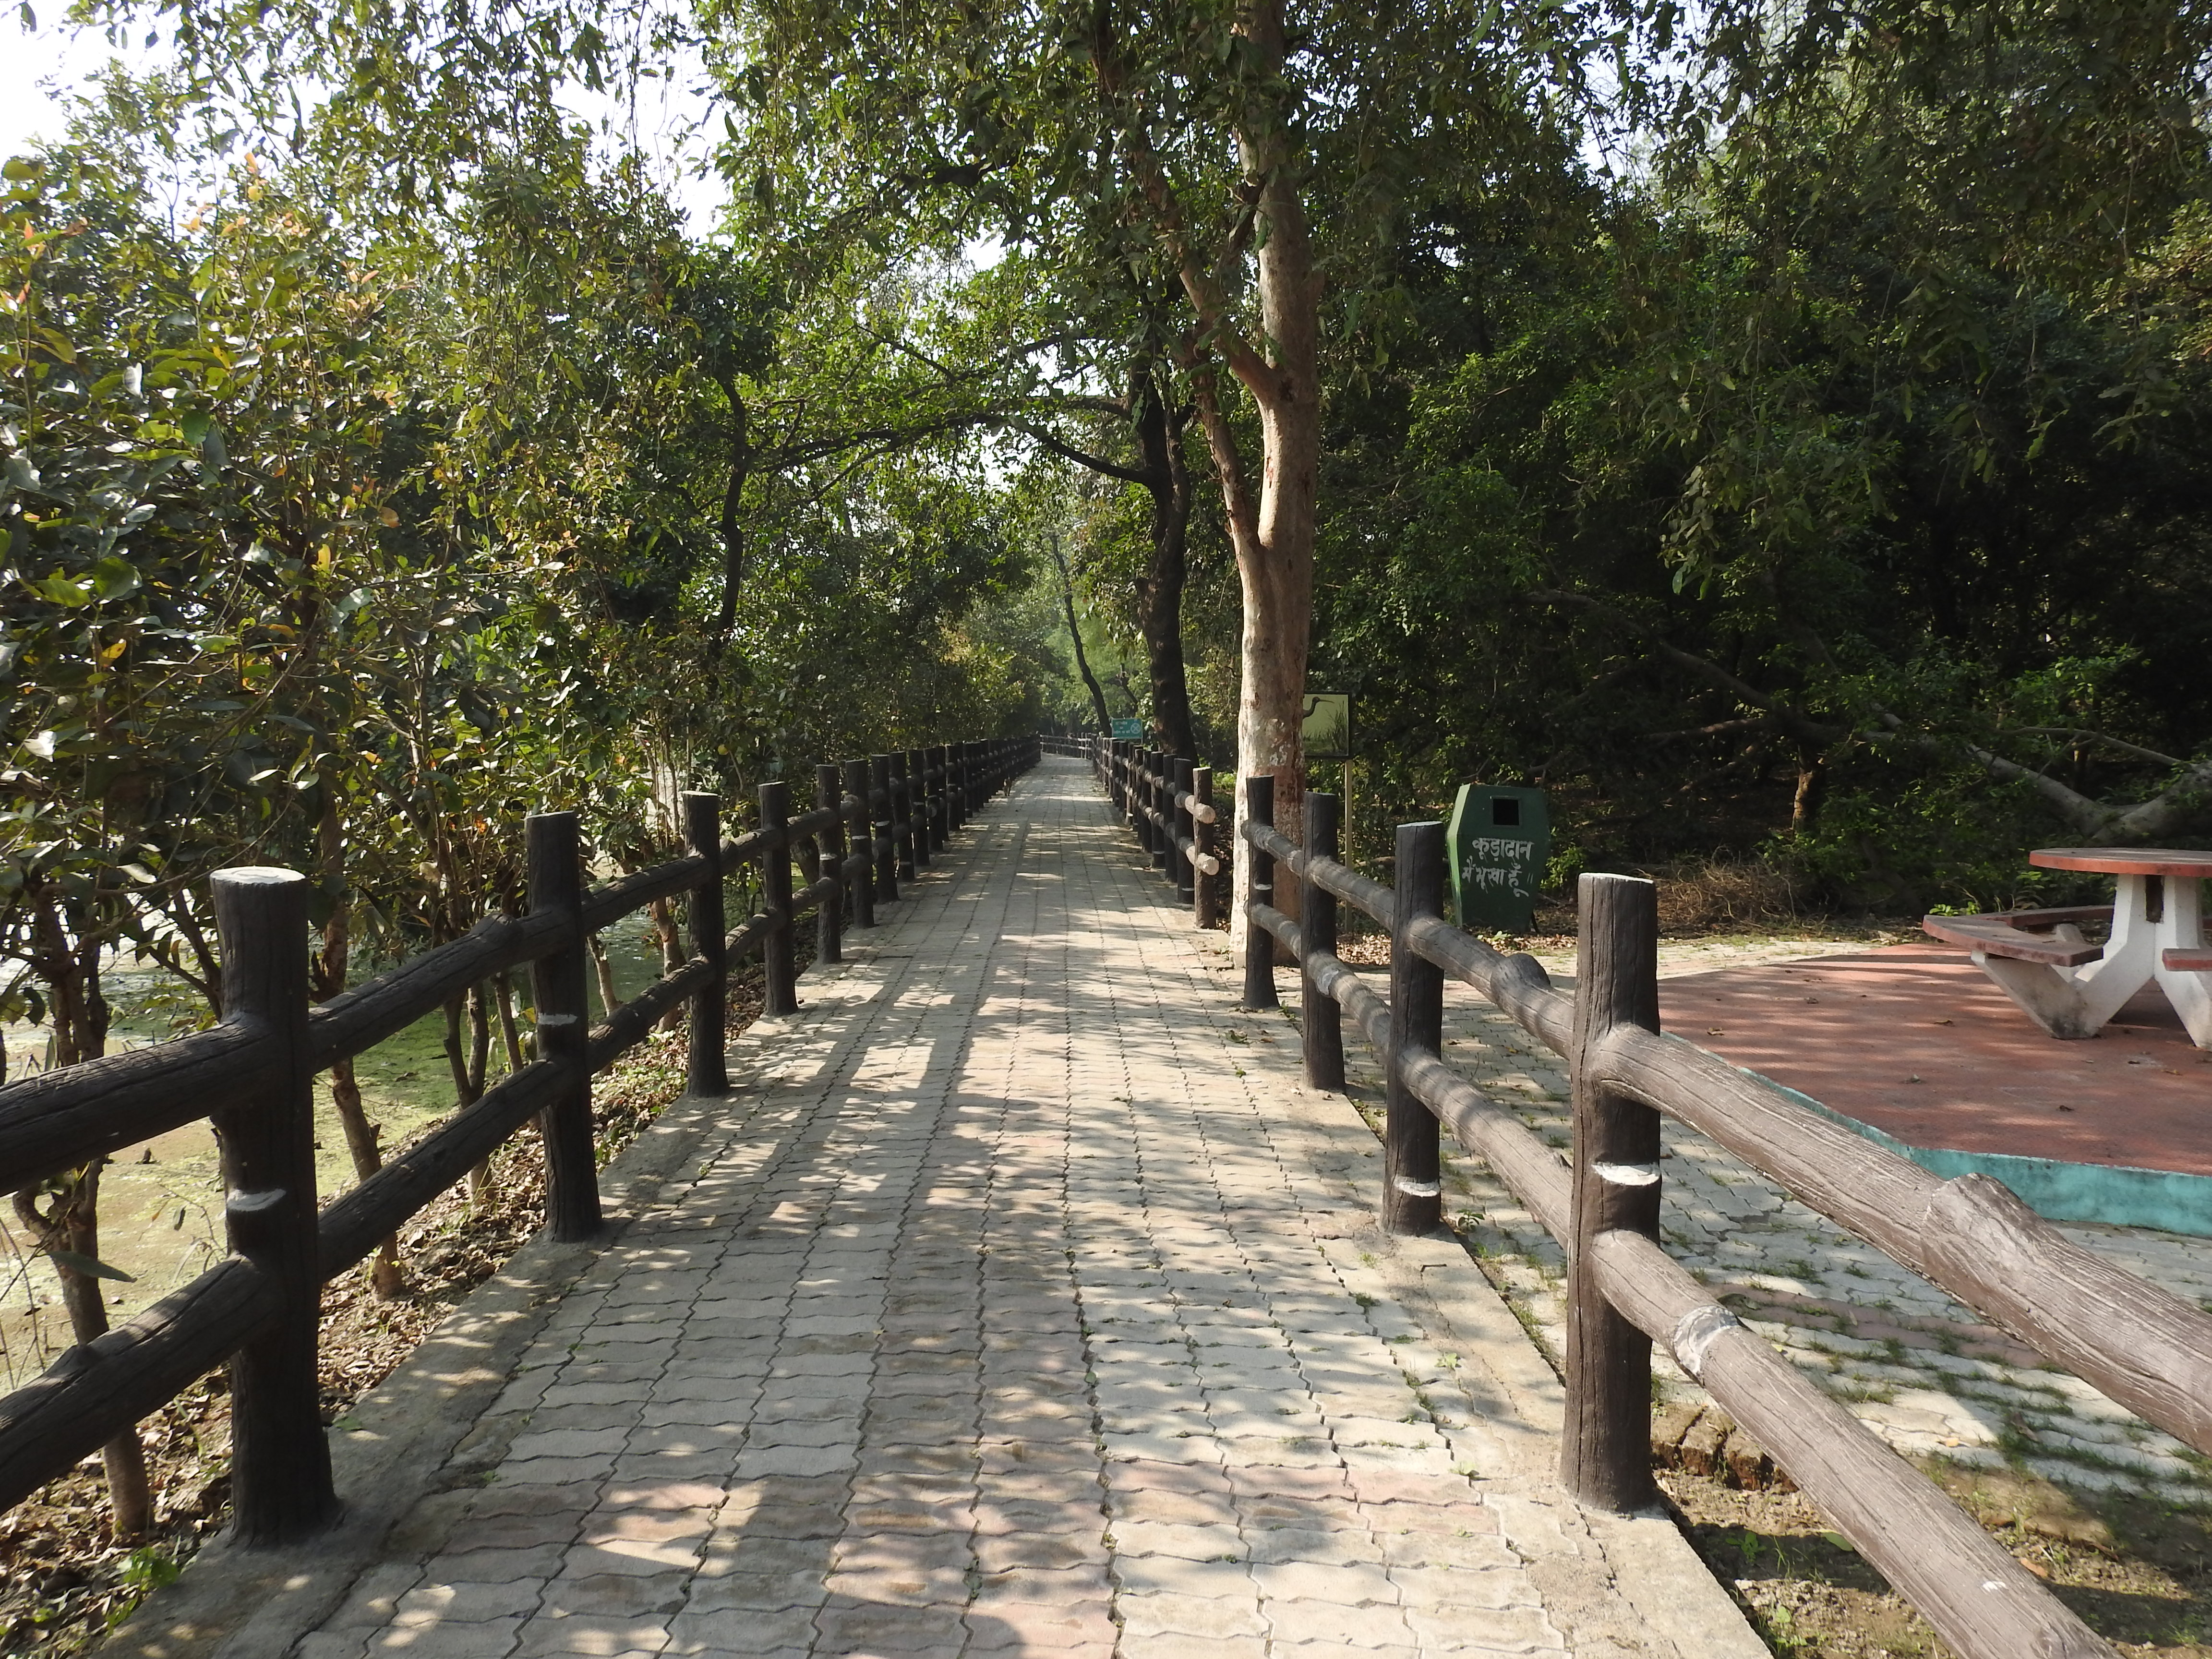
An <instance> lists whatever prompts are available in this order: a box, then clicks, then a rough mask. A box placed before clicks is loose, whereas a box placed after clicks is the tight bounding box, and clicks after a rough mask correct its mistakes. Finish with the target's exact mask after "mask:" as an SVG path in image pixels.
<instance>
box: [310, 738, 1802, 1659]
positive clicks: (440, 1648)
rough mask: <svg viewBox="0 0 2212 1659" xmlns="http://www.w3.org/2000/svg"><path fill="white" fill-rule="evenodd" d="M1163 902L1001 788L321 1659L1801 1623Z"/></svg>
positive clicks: (1413, 1642) (460, 1455)
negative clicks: (1379, 1175)
mask: <svg viewBox="0 0 2212 1659" xmlns="http://www.w3.org/2000/svg"><path fill="white" fill-rule="evenodd" d="M1166 896H1167V890H1166V889H1165V887H1164V884H1162V883H1160V882H1159V881H1158V878H1156V877H1154V876H1153V875H1152V873H1151V872H1149V871H1148V870H1144V869H1141V868H1140V867H1139V864H1138V862H1137V859H1136V856H1135V854H1134V852H1133V848H1132V847H1131V846H1130V843H1129V842H1128V840H1127V836H1125V835H1124V834H1123V833H1122V832H1121V831H1120V830H1119V829H1116V828H1115V826H1114V825H1113V824H1112V823H1109V818H1108V816H1107V813H1106V810H1105V808H1104V806H1103V803H1102V802H1101V801H1100V800H1099V799H1098V797H1097V792H1096V791H1095V789H1094V788H1093V787H1092V786H1091V782H1090V780H1089V778H1088V777H1087V775H1085V773H1084V772H1083V771H1082V770H1081V769H1079V767H1078V766H1077V765H1076V764H1075V763H1072V762H1066V761H1050V760H1048V762H1047V763H1046V764H1045V766H1044V768H1043V769H1041V770H1040V771H1038V772H1036V773H1035V774H1032V775H1030V777H1028V778H1027V779H1025V780H1024V781H1023V782H1022V783H1021V784H1020V786H1019V787H1018V788H1017V790H1016V791H1015V793H1014V794H1013V796H1012V799H1010V800H1006V801H1001V802H1000V803H998V804H997V805H994V806H993V807H992V808H991V809H990V810H989V811H987V812H986V813H985V814H983V815H982V816H981V817H979V818H978V819H977V820H976V821H975V823H972V824H971V825H970V827H969V829H968V830H967V831H966V832H964V833H963V836H962V837H961V839H960V842H959V845H958V846H957V847H956V848H953V849H952V850H951V852H950V853H948V854H943V855H940V859H939V863H938V865H937V866H936V867H935V868H934V869H933V870H932V871H930V872H928V873H927V875H925V876H924V878H922V879H921V880H920V881H919V882H917V883H915V884H913V885H912V886H911V887H910V888H908V890H907V892H906V894H905V896H904V897H903V899H902V902H901V903H899V904H898V905H896V906H894V907H891V908H890V909H889V910H888V911H887V912H886V917H887V924H888V925H886V926H884V927H880V928H878V929H877V930H875V931H874V932H873V933H861V934H858V935H856V936H855V937H854V940H853V943H852V949H851V958H852V959H851V960H850V961H848V963H846V964H845V966H844V967H842V969H832V970H829V971H828V972H827V973H826V974H817V975H811V976H810V977H809V978H808V979H807V980H806V981H804V982H803V984H802V995H803V996H804V997H805V1000H806V1006H805V1008H804V1009H803V1010H802V1012H800V1014H799V1015H798V1016H797V1017H795V1018H792V1019H789V1020H784V1021H775V1022H769V1021H763V1022H762V1023H761V1024H758V1025H757V1026H756V1027H755V1028H754V1030H752V1031H750V1032H749V1033H748V1034H747V1037H746V1039H745V1041H744V1042H743V1043H742V1044H740V1045H739V1047H738V1049H737V1050H736V1051H735V1053H734V1054H733V1056H732V1058H733V1060H734V1061H735V1062H736V1063H737V1065H738V1075H739V1076H740V1077H741V1078H742V1079H744V1082H743V1085H742V1086H741V1088H740V1090H739V1091H738V1093H737V1094H735V1095H733V1096H732V1097H731V1098H730V1099H729V1100H728V1101H726V1102H716V1103H711V1105H708V1106H707V1107H704V1108H703V1109H702V1108H699V1107H696V1106H695V1107H694V1108H693V1117H694V1121H702V1122H704V1123H705V1124H706V1126H707V1127H705V1128H704V1130H703V1131H702V1133H699V1134H698V1135H697V1138H696V1141H695V1142H694V1143H693V1146H692V1149H691V1151H690V1154H689V1156H688V1159H687V1160H686V1161H685V1162H684V1163H683V1164H682V1165H681V1167H679V1168H677V1169H674V1170H671V1172H670V1173H669V1175H668V1177H667V1178H666V1179H665V1180H664V1181H662V1182H660V1183H659V1188H658V1196H657V1197H655V1198H653V1200H652V1201H651V1202H649V1203H646V1204H642V1205H640V1206H636V1212H635V1214H634V1215H633V1217H632V1218H631V1219H630V1220H629V1223H628V1224H627V1226H626V1228H625V1230H624V1231H622V1232H620V1233H619V1234H618V1235H617V1237H616V1238H615V1239H614V1241H613V1243H611V1246H610V1247H609V1248H607V1249H605V1251H604V1252H603V1253H601V1254H599V1255H598V1256H597V1257H596V1258H595V1259H593V1260H592V1261H591V1263H590V1265H589V1266H588V1267H586V1268H585V1269H584V1271H583V1272H582V1273H581V1274H580V1277H578V1278H577V1279H576V1280H575V1282H574V1286H573V1289H571V1290H570V1291H569V1292H568V1294H567V1295H565V1296H563V1297H561V1298H560V1299H559V1301H558V1302H557V1303H556V1304H552V1305H551V1308H550V1312H549V1313H545V1314H543V1315H542V1316H541V1317H542V1322H541V1323H540V1324H539V1325H538V1328H537V1329H536V1331H535V1334H534V1337H532V1340H530V1341H529V1342H528V1345H527V1346H526V1347H524V1348H523V1349H522V1350H521V1352H520V1360H519V1366H518V1368H517V1369H516V1370H513V1374H512V1380H511V1381H509V1382H507V1384H506V1386H505V1389H504V1393H503V1394H501V1395H499V1396H498V1398H497V1400H496V1403H495V1405H493V1406H492V1407H491V1408H490V1409H489V1412H488V1413H486V1414H485V1415H484V1416H483V1418H482V1419H481V1420H480V1421H479V1422H477V1425H476V1426H475V1428H474V1431H473V1432H472V1433H471V1434H469V1435H468V1436H467V1437H466V1439H465V1442H464V1443H462V1445H461V1446H460V1448H459V1449H457V1450H456V1452H455V1453H454V1454H453V1457H452V1460H451V1462H449V1464H448V1465H447V1474H446V1475H445V1476H444V1478H442V1479H441V1480H435V1481H432V1482H430V1483H429V1484H430V1485H431V1486H434V1487H442V1488H444V1489H443V1490H434V1491H432V1492H428V1495H426V1496H424V1497H423V1498H422V1500H421V1501H420V1502H419V1503H416V1504H415V1506H414V1509H413V1511H412V1513H411V1514H410V1515H408V1516H406V1517H405V1519H404V1521H403V1522H402V1523H401V1524H399V1525H398V1526H397V1527H396V1528H393V1530H392V1532H391V1533H390V1534H388V1536H387V1537H386V1539H385V1541H384V1542H383V1544H382V1545H381V1547H380V1548H381V1559H380V1560H379V1561H378V1562H377V1563H376V1564H375V1565H372V1566H370V1567H369V1568H368V1571H365V1572H362V1573H361V1574H360V1575H359V1576H358V1577H357V1578H356V1579H355V1580H354V1581H353V1582H352V1583H350V1586H349V1589H347V1590H346V1591H345V1592H344V1593H343V1595H342V1596H334V1597H333V1598H332V1599H333V1600H334V1601H336V1607H335V1611H333V1612H328V1613H327V1616H324V1615H323V1614H319V1615H318V1619H317V1625H318V1627H317V1628H315V1629H313V1631H312V1632H309V1633H307V1634H306V1635H304V1636H303V1637H301V1638H300V1639H299V1640H298V1641H297V1642H295V1643H291V1644H289V1649H290V1650H291V1651H292V1652H294V1653H296V1654H297V1655H299V1656H300V1659H385V1656H393V1659H396V1656H401V1655H404V1656H407V1659H506V1656H510V1655H513V1656H538V1655H549V1656H550V1655H569V1654H574V1655H596V1656H609V1659H611V1656H619V1655H630V1654H639V1655H647V1654H658V1653H666V1654H680V1655H732V1656H735V1655H747V1656H769V1655H774V1656H784V1655H791V1656H797V1655H866V1654H883V1655H891V1654H908V1653H926V1654H944V1655H948V1656H950V1655H975V1656H984V1655H1017V1654H1018V1655H1033V1656H1046V1655H1054V1656H1060V1655H1065V1656H1085V1655H1096V1656H1101V1659H1103V1656H1106V1655H1109V1654H1113V1655H1120V1656H1130V1659H1137V1656H1147V1659H1149V1656H1168V1655H1175V1654H1183V1653H1190V1654H1203V1655H1205V1656H1206V1659H1243V1656H1261V1655H1272V1656H1285V1659H1288V1656H1301V1659H1322V1656H1325V1655H1334V1654H1358V1655H1360V1656H1378V1655H1379V1656H1410V1655H1415V1654H1443V1653H1474V1654H1519V1653H1546V1652H1571V1653H1575V1654H1579V1655H1584V1656H1624V1659H1625V1656H1629V1655H1650V1656H1675V1659H1727V1656H1750V1655H1756V1654H1759V1653H1763V1652H1764V1649H1763V1647H1762V1646H1761V1645H1760V1644H1759V1643H1758V1642H1757V1641H1756V1639H1755V1638H1753V1637H1752V1636H1751V1634H1750V1632H1748V1630H1747V1628H1746V1627H1745V1626H1744V1625H1743V1623H1742V1620H1741V1617H1740V1616H1739V1615H1738V1614H1737V1613H1736V1612H1735V1607H1734V1606H1733V1604H1731V1603H1730V1602H1729V1601H1728V1600H1727V1599H1726V1597H1725V1596H1724V1595H1723V1594H1722V1593H1721V1591H1720V1590H1719V1589H1717V1586H1715V1584H1714V1583H1713V1582H1712V1580H1711V1577H1709V1576H1707V1575H1706V1574H1705V1571H1703V1569H1702V1568H1701V1567H1699V1565H1698V1564H1697V1562H1696V1559H1695V1558H1694V1557H1693V1556H1692V1555H1691V1553H1689V1551H1688V1550H1687V1548H1686V1547H1685V1546H1684V1545H1683V1544H1682V1542H1681V1541H1680V1537H1679V1536H1678V1535H1677V1534H1675V1533H1674V1529H1673V1528H1671V1526H1669V1525H1668V1523H1667V1522H1663V1521H1661V1520H1658V1519H1656V1518H1646V1519H1642V1520H1630V1521H1615V1520H1610V1519H1607V1518H1604V1517H1586V1516H1583V1515H1582V1514H1580V1513H1579V1512H1578V1511H1577V1510H1575V1509H1574V1508H1573V1507H1572V1506H1571V1505H1570V1504H1566V1503H1565V1502H1564V1501H1563V1500H1562V1499H1561V1498H1559V1494H1558V1492H1557V1491H1556V1489H1555V1488H1554V1487H1553V1486H1552V1484H1551V1482H1550V1478H1549V1472H1550V1469H1551V1468H1552V1465H1553V1460H1554V1459H1555V1457H1556V1443H1555V1440H1554V1435H1555V1432H1556V1425H1557V1420H1558V1413H1559V1400H1558V1389H1557V1385H1556V1383H1555V1381H1554V1380H1553V1376H1552V1373H1551V1371H1550V1370H1549V1369H1548V1368H1547V1366H1546V1365H1545V1364H1544V1363H1543V1362H1542V1360H1541V1358H1540V1357H1539V1356H1538V1355H1537V1353H1536V1352H1535V1350H1534V1348H1533V1346H1531V1345H1530V1343H1529V1341H1528V1338H1527V1337H1526V1335H1525V1334H1523V1333H1522V1329H1521V1328H1520V1326H1519V1325H1518V1324H1516V1322H1515V1321H1514V1319H1513V1318H1512V1317H1511V1316H1510V1314H1509V1313H1508V1312H1507V1310H1505V1308H1504V1304H1502V1303H1500V1302H1499V1300H1498V1297H1497V1296H1496V1295H1495V1294H1494V1293H1493V1292H1492V1291H1491V1290H1490V1288H1489V1286H1488V1285H1487V1284H1486V1283H1485V1281H1484V1280H1483V1279H1482V1278H1481V1276H1480V1273H1478V1272H1477V1271H1476V1270H1475V1269H1474V1266H1473V1265H1472V1264H1471V1263H1470V1262H1469V1261H1468V1258H1467V1257H1466V1255H1465V1254H1464V1253H1463V1251H1462V1249H1461V1248H1460V1247H1459V1246H1458V1245H1457V1244H1456V1243H1454V1242H1451V1241H1449V1240H1443V1239H1438V1240H1419V1241H1410V1242H1407V1241H1399V1242H1396V1243H1393V1242H1392V1241H1389V1240H1387V1239H1385V1238H1383V1237H1382V1236H1381V1235H1379V1234H1378V1233H1376V1231H1374V1229H1373V1225H1372V1213H1371V1204H1372V1201H1373V1198H1374V1194H1373V1192H1372V1190H1371V1189H1372V1188H1374V1186H1375V1184H1376V1174H1375V1171H1376V1167H1377V1165H1378V1164H1379V1158H1377V1156H1376V1145H1375V1141H1374V1138H1373V1136H1372V1135H1371V1134H1370V1133H1369V1131H1368V1130H1367V1128H1366V1127H1364V1125H1363V1124H1362V1123H1361V1122H1360V1121H1359V1120H1358V1116H1357V1115H1356V1114H1355V1113H1354V1112H1353V1111H1352V1109H1351V1108H1350V1106H1349V1105H1348V1104H1347V1103H1346V1102H1345V1101H1344V1099H1343V1098H1342V1097H1326V1096H1321V1095H1316V1094H1312V1093H1310V1092H1309V1091H1305V1090H1304V1089H1303V1088H1301V1087H1299V1086H1298V1085H1297V1080H1296V1074H1295V1048H1294V1034H1293V1033H1292V1032H1291V1028H1290V1027H1289V1025H1288V1024H1287V1023H1286V1022H1285V1021H1284V1020H1283V1019H1282V1018H1281V1017H1280V1016H1279V1015H1264V1016H1261V1015H1245V1014H1240V1013H1237V1012H1235V1011H1234V1009H1233V1007H1232V1005H1231V999H1232V996H1233V991H1232V988H1231V983H1230V981H1229V976H1228V975H1227V973H1226V957H1225V954H1222V953H1221V952H1220V950H1219V947H1220V945H1221V944H1222V943H1223V941H1222V936H1220V935H1218V934H1217V935H1197V934H1194V933H1193V932H1192V931H1191V930H1190V928H1189V927H1188V918H1187V916H1186V915H1184V914H1183V913H1181V912H1178V911H1174V910H1171V909H1169V908H1166V905H1165V900H1166ZM501 1374H502V1375H505V1373H504V1372H503V1371H502V1373H501ZM403 1382H404V1379H403Z"/></svg>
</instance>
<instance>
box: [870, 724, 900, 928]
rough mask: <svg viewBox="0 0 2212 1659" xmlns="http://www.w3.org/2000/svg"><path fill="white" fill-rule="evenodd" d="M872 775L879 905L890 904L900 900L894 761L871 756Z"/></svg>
mask: <svg viewBox="0 0 2212 1659" xmlns="http://www.w3.org/2000/svg"><path fill="white" fill-rule="evenodd" d="M868 775H869V778H870V780H871V781H872V787H873V790H874V793H873V794H872V796H871V797H870V801H871V805H870V806H869V808H868V810H869V811H870V812H871V813H872V814H873V815H874V822H875V836H874V841H873V846H872V850H873V852H874V854H875V860H876V902H878V904H887V903H889V902H891V901H892V900H894V899H896V898H897V897H898V787H897V786H898V780H897V779H896V777H895V776H894V775H892V772H891V757H890V756H889V755H872V756H870V757H868Z"/></svg>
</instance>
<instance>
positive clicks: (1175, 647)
mask: <svg viewBox="0 0 2212 1659" xmlns="http://www.w3.org/2000/svg"><path fill="white" fill-rule="evenodd" d="M1189 419H1190V412H1189V411H1188V410H1182V411H1180V412H1177V411H1174V410H1170V409H1169V408H1168V406H1167V403H1166V400H1165V399H1164V398H1162V397H1161V395H1160V387H1159V384H1158V377H1157V376H1155V375H1151V374H1147V375H1146V376H1145V377H1144V378H1143V380H1142V381H1141V382H1140V383H1139V388H1138V392H1137V441H1138V444H1139V447H1140V448H1141V449H1142V450H1143V452H1144V457H1145V472H1146V477H1147V479H1148V482H1147V483H1146V486H1145V488H1146V492H1147V493H1148V494H1149V495H1151V496H1152V559H1151V562H1149V564H1148V565H1147V566H1146V570H1145V574H1144V575H1143V576H1141V577H1140V578H1139V580H1138V582H1137V629H1138V631H1139V633H1140V634H1142V635H1143V636H1144V641H1145V663H1146V668H1147V670H1148V671H1149V672H1150V674H1151V677H1152V720H1153V723H1154V724H1155V725H1156V726H1158V728H1159V738H1160V746H1161V747H1162V748H1164V749H1165V750H1167V752H1168V753H1169V754H1170V755H1182V756H1186V757H1189V758H1191V759H1196V758H1197V757H1198V744H1197V740H1196V739H1195V738H1194V736H1193V735H1192V732H1191V721H1190V686H1189V683H1188V678H1187V677H1186V675H1185V673H1184V666H1183V655H1182V593H1183V586H1184V582H1185V580H1186V579H1187V576H1188V564H1189V561H1188V545H1189V539H1190V509H1191V478H1190V463H1189V460H1188V457H1186V456H1185V454H1184V453H1183V447H1182V435H1183V428H1184V426H1185V425H1186V424H1187V423H1188V421H1189ZM1103 702H1104V700H1103V698H1102V699H1101V700H1100V703H1101V706H1102V707H1103Z"/></svg>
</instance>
